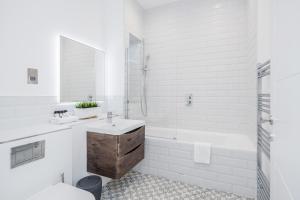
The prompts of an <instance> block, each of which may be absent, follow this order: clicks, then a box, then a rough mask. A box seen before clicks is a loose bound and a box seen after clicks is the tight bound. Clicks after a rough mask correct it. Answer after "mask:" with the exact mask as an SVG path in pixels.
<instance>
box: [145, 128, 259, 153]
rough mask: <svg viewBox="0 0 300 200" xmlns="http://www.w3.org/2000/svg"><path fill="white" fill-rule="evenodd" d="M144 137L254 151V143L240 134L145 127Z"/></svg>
mask: <svg viewBox="0 0 300 200" xmlns="http://www.w3.org/2000/svg"><path fill="white" fill-rule="evenodd" d="M146 136H147V137H153V138H161V139H172V140H177V141H179V142H187V143H194V142H201V143H211V144H212V145H213V146H215V147H223V148H228V149H241V150H250V151H256V146H255V145H254V142H253V141H252V140H251V139H250V138H249V137H248V136H247V135H242V134H230V133H217V132H208V131H195V130H184V129H171V128H159V127H149V126H147V127H146Z"/></svg>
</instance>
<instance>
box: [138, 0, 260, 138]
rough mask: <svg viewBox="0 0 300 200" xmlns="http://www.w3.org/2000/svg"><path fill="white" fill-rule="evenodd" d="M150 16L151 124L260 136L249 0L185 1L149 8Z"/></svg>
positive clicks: (147, 16) (147, 42) (147, 18)
mask: <svg viewBox="0 0 300 200" xmlns="http://www.w3.org/2000/svg"><path fill="white" fill-rule="evenodd" d="M144 19H145V22H144V32H145V35H144V37H145V48H146V54H149V55H150V62H149V69H150V70H149V71H148V76H147V84H148V116H147V117H146V120H147V124H149V125H151V126H160V127H171V128H182V129H198V130H206V131H216V132H225V133H226V132H231V133H243V134H249V135H255V124H256V120H255V117H256V112H255V110H256V109H255V102H256V99H255V90H256V79H255V66H253V61H252V60H251V59H252V57H251V56H252V55H254V53H255V52H254V53H253V52H251V53H249V51H253V46H250V45H249V38H251V37H249V35H248V29H249V27H248V21H249V20H248V14H247V1H244V0H242V1H241V0H230V1H226V0H216V1H207V0H200V1H199V0H186V1H179V2H175V3H173V4H170V5H167V6H163V7H159V8H154V9H150V10H146V11H145V16H144ZM250 57H251V58H250ZM188 94H192V95H193V98H194V99H193V104H192V105H191V106H186V105H185V103H186V102H185V99H186V95H188ZM132 109H135V110H136V112H140V111H139V107H138V106H136V108H132Z"/></svg>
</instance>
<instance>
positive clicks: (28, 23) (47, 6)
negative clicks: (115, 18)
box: [0, 0, 105, 96]
mask: <svg viewBox="0 0 300 200" xmlns="http://www.w3.org/2000/svg"><path fill="white" fill-rule="evenodd" d="M0 9H1V24H0V25H1V31H0V43H1V46H0V54H1V55H2V56H1V59H0V66H1V71H2V72H5V76H2V78H1V79H0V95H1V96H57V94H58V79H59V77H58V76H57V75H58V66H59V35H60V34H62V35H65V36H67V37H70V38H72V39H75V40H79V41H83V42H84V43H86V44H91V45H92V46H94V47H97V48H99V49H104V47H105V41H104V34H105V32H104V15H103V14H104V6H103V1H102V0H90V1H89V2H88V3H87V2H85V1H82V0H66V1H60V0H53V1H36V0H29V1H16V0H12V1H11V0H2V1H1V2H0ZM27 67H35V68H38V69H39V85H27V84H26V83H27V80H26V77H27V76H26V69H27Z"/></svg>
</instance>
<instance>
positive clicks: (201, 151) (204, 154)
mask: <svg viewBox="0 0 300 200" xmlns="http://www.w3.org/2000/svg"><path fill="white" fill-rule="evenodd" d="M210 154H211V144H210V143H194V162H195V163H201V164H209V163H210Z"/></svg>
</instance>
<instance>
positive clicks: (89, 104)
mask: <svg viewBox="0 0 300 200" xmlns="http://www.w3.org/2000/svg"><path fill="white" fill-rule="evenodd" d="M95 107H98V104H97V102H94V101H93V102H79V103H77V104H76V108H95Z"/></svg>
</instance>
